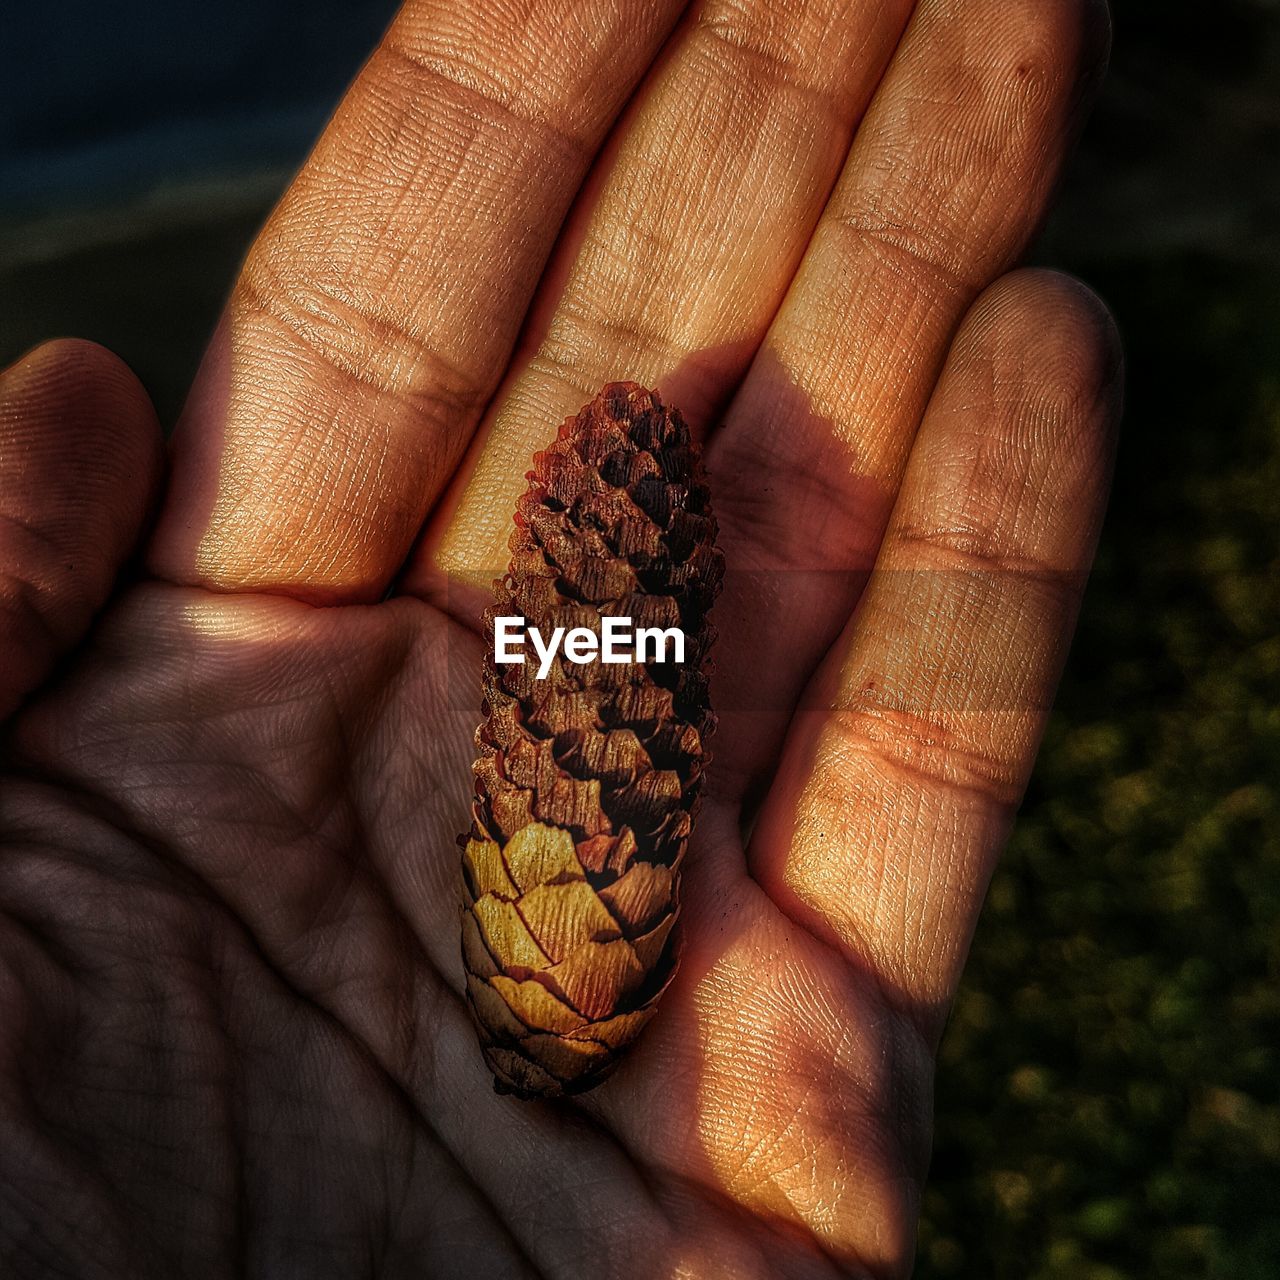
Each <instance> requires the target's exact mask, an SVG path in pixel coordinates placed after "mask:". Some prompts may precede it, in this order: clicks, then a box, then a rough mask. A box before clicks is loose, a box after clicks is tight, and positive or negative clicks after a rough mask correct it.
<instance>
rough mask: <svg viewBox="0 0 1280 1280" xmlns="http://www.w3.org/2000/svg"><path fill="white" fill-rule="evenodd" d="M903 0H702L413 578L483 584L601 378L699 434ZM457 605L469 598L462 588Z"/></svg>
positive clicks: (863, 98)
mask: <svg viewBox="0 0 1280 1280" xmlns="http://www.w3.org/2000/svg"><path fill="white" fill-rule="evenodd" d="M909 7H910V6H909V4H908V3H906V2H905V0H892V2H891V3H887V4H886V3H880V2H878V0H855V2H854V3H852V4H842V3H838V2H837V0H796V3H792V4H788V5H777V4H774V3H772V2H771V0H745V2H744V0H707V3H705V4H703V5H702V6H701V7H700V8H699V9H698V10H697V11H696V14H695V16H694V18H693V20H692V21H690V22H689V23H688V24H687V25H686V26H685V27H684V28H683V29H682V31H681V32H680V34H679V36H678V38H677V40H676V42H675V45H674V48H673V50H672V52H671V55H670V57H669V58H668V60H667V61H666V63H665V65H664V67H663V68H662V70H661V72H660V74H658V75H657V76H656V77H655V79H654V81H653V82H652V84H651V85H650V86H649V87H648V89H647V92H646V94H645V96H644V98H643V101H642V102H641V104H640V105H639V108H638V109H637V110H636V111H635V113H634V114H633V116H632V117H631V118H630V119H629V121H628V123H629V126H630V127H629V130H628V131H627V132H626V134H625V136H624V137H623V140H622V142H621V144H620V146H619V148H618V150H617V152H616V154H615V155H614V156H612V157H611V158H610V165H609V169H608V173H607V176H606V177H604V178H603V179H602V180H601V183H600V184H599V190H598V192H593V193H592V197H593V198H591V199H589V200H588V201H587V202H586V203H585V205H584V207H583V209H582V210H581V213H580V216H579V217H578V218H577V222H576V225H573V227H572V231H571V234H570V235H569V236H567V237H566V240H565V244H564V248H563V251H562V252H560V253H559V254H558V260H557V262H556V263H555V264H554V266H553V269H552V272H551V285H550V288H549V290H548V293H547V296H546V298H545V300H544V301H541V302H540V304H539V310H540V318H539V320H538V321H537V322H535V324H534V325H533V326H531V332H532V334H533V337H532V338H531V341H530V345H529V349H528V351H527V352H526V353H525V355H524V357H523V359H518V360H517V362H516V366H515V367H516V370H517V376H516V377H515V378H514V379H513V382H512V384H511V386H510V390H509V394H508V395H506V396H505V397H503V398H502V399H501V401H500V409H499V411H498V412H496V414H495V415H494V416H493V418H492V419H491V421H490V422H488V423H487V424H486V427H485V428H484V429H483V430H482V431H481V433H480V434H479V435H478V437H477V440H476V442H475V444H474V446H473V450H472V454H471V457H470V459H469V465H468V466H467V467H466V468H465V470H464V474H463V475H462V476H461V477H460V478H459V481H458V482H456V483H455V491H454V497H455V498H456V502H455V503H454V504H452V505H450V504H446V506H445V508H444V509H442V511H441V512H440V513H438V515H437V516H436V519H435V524H434V527H433V528H432V529H431V530H429V533H428V539H427V545H426V549H425V550H424V552H423V555H422V557H421V559H420V560H419V561H418V563H417V564H416V565H415V567H414V570H413V571H412V572H411V573H410V574H409V575H408V577H407V578H406V582H405V586H406V589H409V590H413V591H416V592H419V593H424V592H430V591H431V590H432V588H433V586H434V587H435V588H436V589H437V590H438V589H440V588H442V587H443V586H444V585H445V583H446V582H447V581H448V579H450V578H451V579H452V580H453V581H452V589H453V591H454V592H457V591H458V589H459V584H460V583H461V582H465V581H472V582H475V583H478V584H480V585H482V586H485V587H487V585H488V581H489V580H490V579H491V578H492V576H493V574H494V572H495V570H500V569H501V568H503V567H504V566H505V564H506V561H507V545H506V543H507V537H508V534H509V528H508V526H509V523H510V519H511V512H512V510H513V508H514V505H515V501H516V498H517V497H518V496H519V494H520V492H521V491H522V489H523V487H524V483H525V481H524V477H525V473H526V472H527V471H528V468H529V460H530V457H531V455H532V453H533V452H534V451H535V450H536V449H539V448H542V447H543V446H544V445H545V444H546V443H547V442H548V440H549V439H550V437H551V436H552V435H553V434H554V432H555V429H556V428H557V427H558V426H559V424H560V423H561V422H562V421H563V420H564V419H565V418H566V417H567V416H569V415H571V414H573V413H576V412H577V411H578V409H580V408H581V406H582V405H583V404H584V403H585V402H586V401H587V400H589V399H591V398H592V397H593V396H594V395H595V394H596V392H597V391H599V389H600V387H601V386H603V385H604V384H605V383H607V382H611V381H615V380H617V379H619V378H631V379H635V380H637V381H640V382H643V383H645V384H646V385H649V386H654V385H656V386H658V387H659V388H660V390H661V391H662V392H663V393H664V394H665V395H666V396H667V398H668V399H669V400H671V401H672V402H673V403H675V404H678V405H679V406H680V408H681V410H682V411H683V412H684V413H685V415H686V417H688V418H689V419H690V421H691V423H692V425H693V426H694V427H695V429H696V428H698V427H700V426H704V425H705V424H706V423H707V421H708V420H709V418H711V417H712V416H713V415H714V414H715V413H717V412H718V411H719V408H720V406H721V405H722V404H723V402H724V399H725V398H726V397H727V395H728V394H729V393H730V391H731V390H732V388H733V387H734V385H736V383H737V381H738V379H739V378H740V377H741V375H742V372H743V370H744V368H745V367H746V363H747V361H748V360H749V359H750V357H751V354H752V352H753V351H754V350H755V349H756V346H757V345H758V343H759V341H760V339H761V337H762V336H763V334H764V332H765V329H766V327H767V325H768V323H769V321H770V319H771V318H772V316H773V314H774V312H775V311H776V309H777V306H778V303H779V301H780V300H781V298H782V295H783V292H784V291H785V289H786V287H787V284H788V282H789V281H790V279H791V276H792V274H793V273H794V271H795V268H796V265H797V263H798V262H799V259H800V256H801V254H802V253H803V251H804V246H805V244H806V243H807V242H808V239H809V236H810V235H811V233H812V230H813V226H814V223H815V222H816V220H817V218H818V216H819V214H820V212H821V210H822V206H823V204H824V202H825V200H826V197H827V194H828V192H829V191H830V188H831V184H832V182H833V181H834V180H835V177H836V175H837V173H838V171H839V167H840V165H841V163H842V161H843V159H844V156H845V154H846V151H847V148H848V145H849V142H850V139H851V137H852V132H853V128H854V126H855V125H856V123H857V120H858V118H859V117H860V116H861V114H862V112H863V110H864V108H865V106H866V103H867V101H868V100H869V99H870V97H871V94H872V92H873V91H874V88H875V85H876V83H877V82H878V81H879V79H880V76H881V75H882V73H883V70H884V67H885V65H886V63H887V61H888V59H889V57H890V55H891V53H892V50H893V48H894V46H895V45H896V43H897V41H898V38H899V36H900V34H901V29H902V26H903V25H904V23H905V21H906V15H907V11H908V9H909ZM452 603H453V605H454V607H455V608H456V607H458V602H457V600H456V599H455V600H454V601H452Z"/></svg>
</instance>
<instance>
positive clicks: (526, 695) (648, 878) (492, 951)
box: [462, 382, 723, 1098]
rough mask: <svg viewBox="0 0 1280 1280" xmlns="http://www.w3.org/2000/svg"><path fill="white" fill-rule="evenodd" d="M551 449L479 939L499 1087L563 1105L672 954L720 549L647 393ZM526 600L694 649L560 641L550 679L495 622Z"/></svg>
mask: <svg viewBox="0 0 1280 1280" xmlns="http://www.w3.org/2000/svg"><path fill="white" fill-rule="evenodd" d="M533 463H534V465H533V470H532V471H530V472H529V474H528V477H527V478H528V480H529V488H528V490H527V491H526V493H525V494H524V496H523V497H522V498H521V499H520V501H519V504H518V506H517V510H516V517H515V524H516V528H515V532H514V533H513V534H512V536H511V543H510V546H511V552H512V558H511V565H510V568H509V569H508V571H507V574H506V576H505V577H504V578H502V579H501V580H499V581H498V582H495V583H494V592H495V602H494V605H493V607H492V608H491V609H490V610H489V611H488V613H487V614H486V615H485V617H486V624H487V628H488V630H489V633H490V645H489V652H488V655H487V657H486V660H485V670H484V706H483V712H484V722H483V723H482V725H481V727H480V729H479V732H478V733H477V735H476V742H477V746H478V747H479V758H478V759H477V761H476V764H475V781H476V799H475V803H474V806H473V810H472V816H473V821H472V826H471V832H470V836H469V837H464V838H463V841H462V843H463V844H464V846H465V849H464V854H463V883H464V891H465V893H464V896H465V905H464V909H463V915H462V949H463V958H464V960H465V963H466V971H467V995H468V1001H469V1003H470V1005H471V1009H472V1012H473V1014H474V1015H475V1020H476V1025H477V1028H478V1030H479V1034H480V1044H481V1047H482V1049H483V1052H484V1056H485V1059H486V1061H487V1062H488V1064H489V1066H490V1067H491V1068H492V1070H493V1073H494V1075H495V1077H496V1088H497V1089H498V1091H499V1092H512V1093H516V1094H518V1095H520V1096H521V1097H525V1098H533V1097H543V1098H546V1097H557V1096H560V1095H563V1094H569V1093H579V1092H582V1091H583V1090H586V1089H590V1088H591V1087H592V1086H594V1085H595V1084H598V1083H599V1082H600V1081H601V1080H602V1079H603V1078H604V1077H605V1076H606V1075H607V1074H608V1073H609V1072H610V1071H611V1070H612V1068H613V1067H614V1065H615V1064H616V1062H617V1061H618V1058H619V1056H620V1054H621V1053H622V1051H623V1050H624V1049H625V1048H626V1047H627V1045H629V1044H630V1043H631V1041H633V1040H634V1039H635V1037H636V1036H637V1035H638V1034H639V1032H640V1029H641V1028H642V1027H643V1026H644V1024H645V1023H646V1022H647V1021H648V1020H649V1018H650V1017H651V1016H652V1014H653V1011H654V1006H655V1002H656V1000H657V998H658V996H659V995H660V994H661V993H662V990H663V988H664V987H665V986H666V985H667V983H668V982H669V981H670V978H671V975H672V973H673V971H674V969H675V944H674V939H673V937H672V926H673V925H674V923H675V919H676V915H677V912H678V909H679V908H678V890H679V872H680V860H681V858H682V856H683V854H684V850H685V845H686V842H687V841H688V837H689V832H690V829H691V827H692V824H693V818H694V813H695V810H696V807H697V799H698V792H699V789H700V786H701V781H702V771H703V768H704V765H705V763H706V759H707V755H706V745H705V744H706V741H707V737H708V735H709V734H710V732H711V730H712V728H713V727H714V724H715V717H714V716H713V715H712V714H711V711H710V708H709V705H708V699H707V676H706V672H705V670H704V666H705V659H706V657H707V654H708V651H709V650H710V648H711V644H712V640H713V638H714V632H713V630H712V628H711V626H710V625H709V624H708V622H707V611H708V609H709V608H710V606H711V603H712V601H713V599H714V597H715V595H716V592H717V591H718V590H719V587H720V579H721V576H722V573H723V559H722V557H721V555H720V552H719V551H718V550H717V548H716V545H715V539H716V524H715V519H714V517H713V515H712V514H711V508H710V504H709V500H708V494H707V489H706V486H705V484H703V482H702V479H701V475H700V469H699V464H698V457H697V451H696V446H695V445H694V444H693V442H692V440H691V439H690V435H689V428H688V427H687V426H686V425H685V422H684V420H683V419H682V418H681V416H680V414H679V413H677V412H676V411H675V410H673V409H668V408H667V407H666V406H665V405H663V403H662V401H661V400H659V399H658V397H657V396H656V395H655V394H654V393H652V392H649V391H646V390H645V389H644V388H643V387H639V386H637V385H636V384H635V383H632V382H621V383H612V384H610V385H609V386H606V387H605V388H604V390H603V391H601V392H600V394H599V395H598V396H597V397H596V398H595V399H594V400H593V401H592V402H591V403H590V404H589V405H587V406H586V407H585V408H584V409H583V410H582V411H581V412H580V413H579V414H578V416H577V417H576V418H570V419H569V420H568V421H567V422H565V424H564V425H563V426H562V427H561V428H560V432H559V435H558V437H557V439H556V441H555V443H554V444H552V445H551V447H550V448H549V449H547V450H546V451H545V452H543V453H539V454H536V455H535V457H534V460H533ZM514 615H520V616H522V617H524V618H525V620H526V623H527V624H528V625H529V626H531V627H532V626H536V627H537V628H538V629H539V630H540V631H541V632H542V634H543V636H549V635H550V634H551V633H552V631H553V629H554V628H555V627H564V628H565V629H566V632H565V634H568V631H569V630H570V629H572V628H574V627H588V628H590V629H591V630H592V631H594V632H596V633H597V635H598V634H599V632H600V619H601V617H603V616H622V617H629V618H631V619H632V621H633V624H634V626H636V627H641V626H644V627H662V628H669V627H673V626H674V627H679V628H680V629H681V630H682V631H683V632H684V635H685V655H684V661H683V663H676V662H671V661H667V662H655V661H645V662H638V663H632V662H627V663H623V664H616V663H615V664H608V665H606V664H604V663H602V662H600V661H599V660H596V661H592V662H589V663H586V664H584V665H579V664H577V663H573V662H571V661H569V660H568V659H567V658H566V657H565V655H564V653H563V650H561V651H560V652H559V653H558V655H557V657H556V659H555V662H554V665H553V667H552V669H551V670H550V671H549V672H548V674H547V677H546V679H544V680H539V679H537V678H536V676H537V670H538V665H537V662H536V660H535V659H534V656H533V655H532V654H527V655H526V661H525V662H524V664H523V665H511V664H498V663H497V662H496V661H495V657H494V650H493V643H492V635H493V620H494V618H496V617H504V616H514ZM652 656H653V655H652V653H649V654H647V655H646V657H647V658H652ZM668 656H670V655H668Z"/></svg>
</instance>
